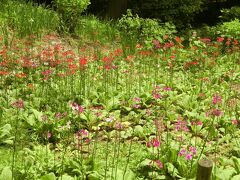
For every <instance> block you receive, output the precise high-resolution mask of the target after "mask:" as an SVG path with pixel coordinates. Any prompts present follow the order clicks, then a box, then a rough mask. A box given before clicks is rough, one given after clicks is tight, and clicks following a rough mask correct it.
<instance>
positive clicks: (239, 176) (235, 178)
mask: <svg viewBox="0 0 240 180" xmlns="http://www.w3.org/2000/svg"><path fill="white" fill-rule="evenodd" d="M239 179H240V174H238V175H236V176H233V177H232V179H231V180H239Z"/></svg>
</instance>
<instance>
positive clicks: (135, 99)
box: [133, 97, 141, 102]
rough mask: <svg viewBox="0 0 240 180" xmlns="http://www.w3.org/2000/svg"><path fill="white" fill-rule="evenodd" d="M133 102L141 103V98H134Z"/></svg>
mask: <svg viewBox="0 0 240 180" xmlns="http://www.w3.org/2000/svg"><path fill="white" fill-rule="evenodd" d="M133 101H135V102H140V101H141V98H139V97H135V98H133Z"/></svg>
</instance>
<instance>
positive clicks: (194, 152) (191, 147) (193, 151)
mask: <svg viewBox="0 0 240 180" xmlns="http://www.w3.org/2000/svg"><path fill="white" fill-rule="evenodd" d="M189 151H190V152H191V153H192V154H193V155H196V154H197V149H196V148H195V147H193V146H190V147H189Z"/></svg>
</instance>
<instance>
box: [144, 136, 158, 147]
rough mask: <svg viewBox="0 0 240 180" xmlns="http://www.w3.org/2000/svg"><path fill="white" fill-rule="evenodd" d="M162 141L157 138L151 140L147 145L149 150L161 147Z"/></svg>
mask: <svg viewBox="0 0 240 180" xmlns="http://www.w3.org/2000/svg"><path fill="white" fill-rule="evenodd" d="M160 144H161V143H160V141H159V140H158V139H157V138H153V139H152V140H150V141H149V142H147V143H146V146H147V147H148V148H150V147H156V148H157V147H159V146H160Z"/></svg>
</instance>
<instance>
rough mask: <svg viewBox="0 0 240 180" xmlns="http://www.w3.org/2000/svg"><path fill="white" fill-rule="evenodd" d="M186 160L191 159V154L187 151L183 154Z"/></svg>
mask: <svg viewBox="0 0 240 180" xmlns="http://www.w3.org/2000/svg"><path fill="white" fill-rule="evenodd" d="M185 158H186V160H188V161H189V160H191V159H192V154H190V153H188V154H186V155H185Z"/></svg>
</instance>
